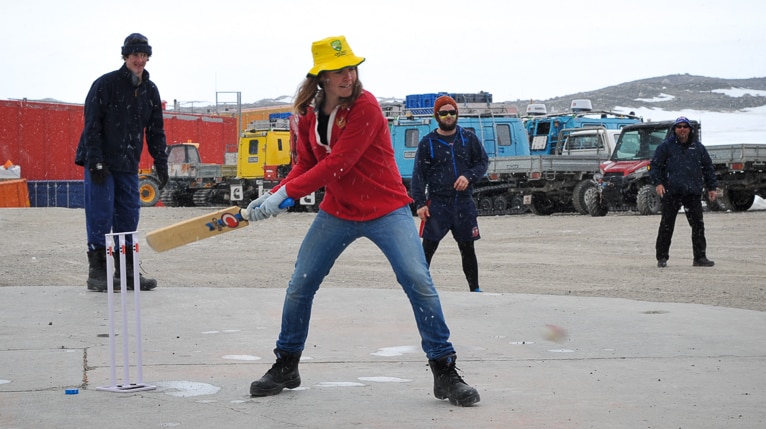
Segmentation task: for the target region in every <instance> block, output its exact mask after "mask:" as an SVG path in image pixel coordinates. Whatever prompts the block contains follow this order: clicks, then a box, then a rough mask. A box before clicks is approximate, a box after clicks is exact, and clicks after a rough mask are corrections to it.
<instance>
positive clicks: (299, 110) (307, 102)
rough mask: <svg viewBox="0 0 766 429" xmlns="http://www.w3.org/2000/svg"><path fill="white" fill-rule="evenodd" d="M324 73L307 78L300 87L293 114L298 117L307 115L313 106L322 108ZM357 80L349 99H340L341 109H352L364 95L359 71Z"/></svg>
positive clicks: (294, 102)
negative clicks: (307, 111)
mask: <svg viewBox="0 0 766 429" xmlns="http://www.w3.org/2000/svg"><path fill="white" fill-rule="evenodd" d="M323 74H324V71H322V72H320V73H319V74H318V75H316V76H306V79H304V80H303V82H302V83H301V84H300V86H298V91H297V92H296V94H295V101H293V113H295V114H297V115H305V114H306V110H307V109H308V107H309V106H311V105H312V104H313V106H314V107H315V108H317V107H320V106H321V105H322V103H323V102H324V89H323V85H322V80H323V79H322V75H323ZM356 76H357V79H356V82H354V90H353V92H352V93H351V96H349V97H343V98H341V99H340V106H341V107H350V106H351V105H352V104H354V101H356V99H357V98H359V96H360V95H362V91H363V89H364V88H363V87H362V81H360V80H359V71H358V70H357V75H356Z"/></svg>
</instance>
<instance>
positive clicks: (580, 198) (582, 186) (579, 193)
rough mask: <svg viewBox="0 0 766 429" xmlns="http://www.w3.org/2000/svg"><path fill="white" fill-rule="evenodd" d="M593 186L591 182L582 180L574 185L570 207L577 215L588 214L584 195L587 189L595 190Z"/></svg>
mask: <svg viewBox="0 0 766 429" xmlns="http://www.w3.org/2000/svg"><path fill="white" fill-rule="evenodd" d="M595 186H596V185H595V184H594V183H593V181H592V180H590V179H587V180H583V181H581V182H580V183H578V184H576V185H575V187H574V190H573V191H572V205H573V206H574V208H575V210H576V211H577V213H580V214H582V215H586V214H588V204H587V203H586V202H585V193H586V192H587V191H588V189H589V188H595Z"/></svg>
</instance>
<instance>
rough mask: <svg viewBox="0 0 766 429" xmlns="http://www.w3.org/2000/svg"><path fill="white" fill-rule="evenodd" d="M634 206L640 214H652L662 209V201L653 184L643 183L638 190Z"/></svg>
mask: <svg viewBox="0 0 766 429" xmlns="http://www.w3.org/2000/svg"><path fill="white" fill-rule="evenodd" d="M636 206H637V207H638V212H639V213H640V214H642V215H654V214H657V213H659V212H660V211H661V210H662V202H661V201H660V196H659V195H657V191H656V190H655V188H654V186H652V185H644V186H642V187H641V189H639V190H638V195H637V196H636Z"/></svg>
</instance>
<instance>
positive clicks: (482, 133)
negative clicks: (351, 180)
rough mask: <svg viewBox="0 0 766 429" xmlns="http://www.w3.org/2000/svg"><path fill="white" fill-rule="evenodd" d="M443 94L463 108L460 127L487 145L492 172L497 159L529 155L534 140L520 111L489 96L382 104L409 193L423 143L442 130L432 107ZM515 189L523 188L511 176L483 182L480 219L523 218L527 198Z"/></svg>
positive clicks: (477, 191) (420, 97)
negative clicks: (524, 199)
mask: <svg viewBox="0 0 766 429" xmlns="http://www.w3.org/2000/svg"><path fill="white" fill-rule="evenodd" d="M443 94H448V95H450V96H451V97H452V98H454V99H455V101H456V102H457V103H458V109H459V111H460V117H459V122H458V123H459V125H460V126H461V127H463V128H465V129H469V130H471V131H473V132H474V133H475V134H476V135H477V136H478V137H479V139H480V140H481V141H482V143H483V144H484V149H485V151H486V152H487V156H488V157H489V171H492V170H493V165H494V164H495V163H497V162H498V160H509V159H515V158H517V157H524V156H529V143H528V142H529V137H528V135H527V132H526V129H525V128H524V121H523V120H522V119H521V118H520V116H519V114H518V112H517V110H516V108H515V106H511V105H506V104H503V103H493V102H492V95H491V94H488V93H485V92H481V93H476V94H453V93H444V92H442V93H427V94H413V95H408V96H407V97H406V98H405V103H404V104H401V103H383V104H382V106H381V107H382V108H383V111H384V113H385V114H386V116H387V117H388V123H389V128H390V130H391V141H392V144H393V146H394V153H395V156H396V163H397V166H398V167H399V172H400V173H401V175H402V182H403V183H404V185H405V186H406V187H407V190H408V191H409V190H410V184H411V179H412V168H413V166H414V164H415V153H416V152H417V148H418V143H419V142H420V140H421V139H422V138H423V137H425V135H426V134H428V133H430V132H431V131H433V130H435V129H436V128H438V124H437V122H436V119H435V118H434V115H433V104H434V101H435V100H436V98H438V97H439V96H441V95H443ZM516 189H518V186H517V185H516V183H515V180H514V179H513V178H512V177H511V178H506V179H502V180H493V176H492V174H491V173H488V174H487V175H486V176H485V177H484V178H483V179H482V180H481V181H480V182H479V183H476V184H474V198H475V199H476V203H477V204H476V205H477V209H478V210H479V215H481V216H485V215H507V214H520V213H524V212H526V211H528V208H527V207H526V206H525V205H524V204H523V203H522V198H523V197H522V195H521V194H520V193H519V192H518V191H516Z"/></svg>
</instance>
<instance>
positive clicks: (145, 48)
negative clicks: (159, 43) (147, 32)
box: [122, 33, 152, 57]
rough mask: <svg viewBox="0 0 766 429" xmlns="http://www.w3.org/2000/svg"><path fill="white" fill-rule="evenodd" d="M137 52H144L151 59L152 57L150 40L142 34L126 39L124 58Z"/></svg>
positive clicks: (123, 51) (123, 50) (123, 49)
mask: <svg viewBox="0 0 766 429" xmlns="http://www.w3.org/2000/svg"><path fill="white" fill-rule="evenodd" d="M136 52H143V53H145V54H146V55H149V56H150V57H151V56H152V47H151V46H149V39H147V38H146V36H144V35H143V34H140V33H133V34H131V35H130V36H128V37H126V38H125V43H124V44H123V45H122V56H123V57H127V56H128V55H130V54H133V53H136Z"/></svg>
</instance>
